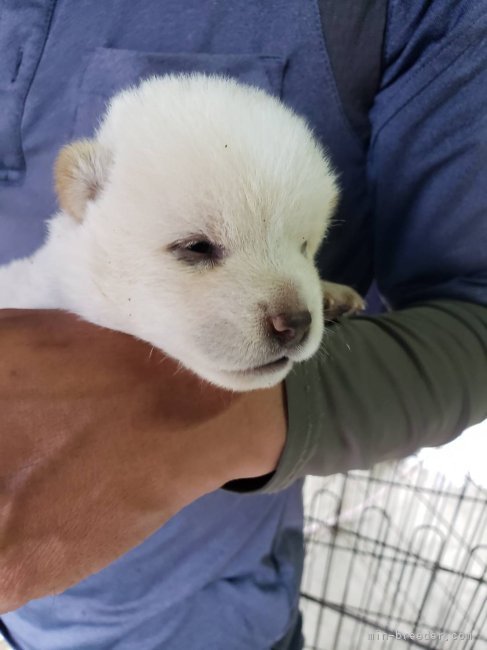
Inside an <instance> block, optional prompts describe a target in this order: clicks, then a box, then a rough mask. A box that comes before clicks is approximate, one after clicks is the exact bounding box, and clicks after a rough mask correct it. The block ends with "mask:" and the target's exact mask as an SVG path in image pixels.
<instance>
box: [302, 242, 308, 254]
mask: <svg viewBox="0 0 487 650" xmlns="http://www.w3.org/2000/svg"><path fill="white" fill-rule="evenodd" d="M307 254H308V242H307V241H304V242H303V243H302V244H301V255H307Z"/></svg>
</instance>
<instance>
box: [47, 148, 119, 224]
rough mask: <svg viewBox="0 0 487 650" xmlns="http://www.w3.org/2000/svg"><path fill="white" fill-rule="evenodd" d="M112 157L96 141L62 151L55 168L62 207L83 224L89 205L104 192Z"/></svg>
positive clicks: (57, 189)
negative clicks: (89, 202)
mask: <svg viewBox="0 0 487 650" xmlns="http://www.w3.org/2000/svg"><path fill="white" fill-rule="evenodd" d="M110 163H111V154H110V152H109V151H108V150H107V149H106V148H105V147H103V146H102V145H101V144H100V143H98V142H96V141H95V140H78V141H77V142H73V143H72V144H70V145H68V146H66V147H64V148H63V149H61V151H60V153H59V156H58V158H57V160H56V165H55V182H56V191H57V194H58V199H59V205H60V206H61V209H62V210H64V212H66V213H67V214H69V215H71V216H72V217H74V218H75V219H77V220H78V221H82V220H83V217H84V214H85V210H86V204H87V203H88V201H94V200H95V198H96V197H97V196H98V195H99V193H100V191H101V190H102V189H103V187H104V185H105V182H106V180H107V177H108V171H109V169H110Z"/></svg>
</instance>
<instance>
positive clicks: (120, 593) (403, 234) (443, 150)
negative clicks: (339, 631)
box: [0, 0, 487, 650]
mask: <svg viewBox="0 0 487 650" xmlns="http://www.w3.org/2000/svg"><path fill="white" fill-rule="evenodd" d="M134 7H137V8H136V9H134ZM486 15H487V12H485V2H484V1H482V2H478V3H472V2H467V1H459V0H455V1H453V0H439V1H438V2H436V3H429V2H426V0H424V1H417V2H410V1H409V0H407V1H406V0H403V1H400V0H395V1H393V2H391V3H390V7H389V15H388V21H387V31H386V41H385V49H384V72H383V77H382V82H381V87H380V89H379V92H378V94H377V97H376V101H375V104H374V107H373V109H372V112H371V122H372V135H371V140H370V143H368V146H366V144H365V143H364V142H363V141H362V140H361V139H360V138H359V137H358V136H357V134H356V133H355V132H354V129H353V128H352V126H351V125H350V124H349V123H348V121H347V119H346V117H345V114H344V111H343V107H342V106H341V104H340V98H339V96H338V94H337V91H336V85H335V81H334V77H333V71H332V67H331V64H330V59H329V56H328V52H327V49H326V43H325V42H324V40H323V36H322V32H321V29H320V17H319V13H318V6H317V3H316V2H314V1H313V0H309V1H307V2H303V1H302V0H300V1H298V0H279V2H277V0H276V1H272V2H267V3H262V2H258V0H248V1H247V2H246V3H240V2H236V1H234V0H227V1H226V2H221V1H218V0H216V1H214V2H211V3H201V2H200V1H199V0H187V1H186V2H185V3H181V2H180V1H178V0H164V2H160V1H158V0H147V1H146V2H145V3H143V5H142V4H134V3H133V2H130V1H129V0H116V1H115V0H105V1H104V2H103V3H102V2H99V1H97V0H84V2H83V3H80V2H75V0H57V1H56V0H29V1H28V2H27V1H26V2H25V3H23V5H22V8H21V9H19V3H18V0H3V2H1V3H0V56H1V58H2V66H1V67H0V107H1V112H0V183H1V186H0V215H1V216H0V263H6V262H7V261H9V260H11V259H14V258H16V257H20V256H23V255H28V254H30V253H31V252H33V251H34V250H35V249H36V248H37V247H38V246H40V245H41V243H42V241H43V238H44V235H45V230H44V223H45V220H46V219H47V218H48V217H49V215H50V214H51V213H52V212H53V211H54V210H55V207H56V200H55V196H54V193H53V189H52V164H53V161H54V158H55V156H56V152H57V151H58V149H59V148H60V146H61V145H62V144H64V143H65V142H67V141H69V140H70V139H73V138H78V137H82V136H86V135H90V134H91V133H92V132H93V129H94V128H95V126H96V123H97V120H98V119H99V116H100V113H101V111H102V110H103V106H104V105H105V103H106V100H107V99H108V98H109V97H110V96H111V95H112V94H113V93H115V92H116V91H117V90H119V89H120V88H122V87H124V86H127V85H129V84H132V83H135V82H137V81H138V80H140V79H141V78H144V77H146V76H149V75H151V74H164V73H166V72H178V71H204V72H217V73H218V72H221V73H226V74H230V75H233V76H236V77H237V78H239V79H241V80H243V81H245V82H248V83H252V84H255V85H258V86H260V87H263V88H265V89H266V90H268V91H269V92H272V93H274V94H276V95H278V96H280V97H281V98H282V99H283V101H285V102H286V103H288V104H289V105H291V106H292V107H293V108H294V109H295V110H296V111H298V112H299V113H301V114H303V115H304V116H305V117H306V118H307V119H308V120H309V122H310V123H311V124H312V126H313V128H314V130H315V132H316V134H317V136H318V137H319V138H320V139H321V140H322V141H323V142H324V143H325V144H326V146H327V148H328V150H329V153H330V155H331V157H332V160H333V162H334V165H335V167H336V168H337V169H338V170H339V172H340V178H341V186H342V190H343V200H342V203H341V206H340V210H339V214H338V215H337V219H336V226H335V227H334V228H333V229H332V232H331V237H330V239H329V241H328V243H327V245H325V246H324V248H323V250H322V252H321V255H320V266H321V270H322V272H323V275H324V276H325V277H327V278H328V279H331V280H336V281H343V282H347V283H350V284H354V285H355V286H357V287H358V288H359V289H360V290H361V291H362V292H364V293H365V291H366V290H367V287H368V286H369V284H370V282H371V280H372V279H373V278H375V279H376V280H377V282H378V285H379V287H380V289H381V292H382V294H383V295H384V297H385V298H386V299H387V300H388V301H389V302H390V303H391V304H392V305H393V306H399V307H400V306H403V305H406V304H409V303H412V302H417V301H420V300H422V299H426V298H431V297H439V296H445V297H457V298H463V299H466V300H469V299H470V300H474V301H484V302H487V296H486V292H485V286H486V280H487V271H486V261H485V255H486V254H485V251H486V250H487V223H486V218H485V214H486V208H487V205H486V204H487V198H486V197H487V193H486V192H485V190H484V186H485V160H487V92H486V89H487V65H486V54H485V46H484V47H482V43H483V42H485V38H486V37H487V17H486ZM459 98H460V99H459ZM482 175H483V176H482ZM127 470H128V471H129V468H127ZM301 523H302V512H301V499H300V485H296V486H293V487H291V488H289V489H288V490H286V491H284V492H282V493H280V494H276V495H248V496H241V495H236V494H231V493H228V492H224V491H219V492H217V493H215V494H212V495H208V496H206V497H204V498H203V499H200V500H199V501H197V502H196V503H194V504H192V505H191V506H189V507H188V508H186V509H185V510H184V511H183V512H181V513H180V514H179V515H177V516H176V517H175V518H173V519H172V520H171V521H170V522H169V523H168V524H167V525H166V526H164V527H163V528H162V529H161V530H159V531H158V532H157V533H155V534H154V535H153V536H152V537H151V538H149V539H148V540H147V541H146V542H144V543H143V544H142V545H140V546H139V547H138V548H136V549H134V550H133V551H131V552H130V553H128V554H127V555H125V556H124V557H122V558H120V559H119V560H118V561H117V562H115V563H113V564H112V565H111V566H109V567H107V568H106V569H104V570H103V571H101V572H99V573H98V574H96V575H94V576H92V577H90V578H88V579H87V580H84V581H83V582H82V583H80V584H79V585H77V586H76V587H74V588H72V589H69V590H68V591H67V592H65V593H64V594H62V595H59V596H56V597H50V598H43V599H40V600H38V601H35V602H32V603H30V604H28V605H26V606H25V607H23V608H21V609H20V610H18V611H17V612H13V613H10V614H8V615H5V616H4V617H3V620H4V622H5V624H6V625H7V627H8V629H9V631H10V633H11V634H12V637H13V638H14V639H15V640H16V642H17V643H18V646H19V647H20V648H23V649H25V650H68V649H69V650H71V649H76V650H84V649H86V650H88V649H90V650H102V649H105V648H117V650H122V649H125V648H126V649H129V648H130V649H133V648H137V650H156V649H162V648H164V650H189V649H190V650H207V649H208V648H211V649H212V650H249V649H250V648H251V649H252V650H269V649H270V648H271V647H272V646H273V645H274V644H275V643H276V642H277V641H278V640H279V639H280V638H281V637H282V636H283V635H284V634H285V633H286V630H287V628H288V627H289V624H290V620H291V617H292V614H293V611H294V609H295V607H296V602H297V593H298V584H299V576H300V562H301V556H302V542H301V536H300V528H301ZM87 535H89V531H87Z"/></svg>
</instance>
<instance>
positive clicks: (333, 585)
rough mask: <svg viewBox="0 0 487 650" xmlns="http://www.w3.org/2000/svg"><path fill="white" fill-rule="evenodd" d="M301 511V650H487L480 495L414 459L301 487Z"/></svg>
mask: <svg viewBox="0 0 487 650" xmlns="http://www.w3.org/2000/svg"><path fill="white" fill-rule="evenodd" d="M484 462H485V458H484ZM485 475H486V476H487V468H485ZM305 505H306V529H305V537H306V545H307V556H306V563H305V571H304V576H303V582H302V611H303V617H304V631H305V638H306V646H305V647H306V650H367V649H374V650H380V649H381V648H391V647H393V648H398V649H401V648H427V649H431V650H433V649H435V650H436V649H438V648H448V649H453V650H460V649H462V650H470V649H472V648H475V649H476V650H487V490H486V489H485V488H484V487H482V486H480V485H478V484H476V483H475V482H474V481H473V480H472V479H471V478H470V477H469V476H466V477H463V480H462V481H461V483H458V482H457V483H455V482H454V483H452V482H451V481H450V480H449V479H448V478H447V477H446V476H445V475H444V474H442V473H439V472H437V471H434V470H433V471H432V470H431V468H430V467H429V466H428V465H427V464H425V462H424V460H423V459H422V458H421V457H418V456H416V457H412V458H409V459H407V460H405V461H401V462H397V463H384V464H381V465H378V466H376V467H375V468H374V469H373V470H372V471H370V472H364V471H354V472H350V473H349V474H347V475H337V476H333V477H330V478H328V479H315V478H311V479H308V480H307V483H306V486H305Z"/></svg>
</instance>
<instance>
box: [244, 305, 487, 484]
mask: <svg viewBox="0 0 487 650" xmlns="http://www.w3.org/2000/svg"><path fill="white" fill-rule="evenodd" d="M286 393H287V407H288V432H287V443H286V446H285V449H284V452H283V454H282V457H281V459H280V463H279V466H278V468H277V470H276V472H275V473H274V475H273V476H272V478H271V479H270V480H269V481H267V483H266V484H265V485H264V487H263V488H261V491H264V492H271V491H276V490H280V489H283V488H285V487H286V486H288V485H289V484H291V483H292V482H293V481H294V480H295V479H297V478H298V477H302V476H305V475H307V474H315V475H319V476H324V475H327V474H333V473H337V472H344V471H346V470H349V469H357V468H366V467H369V466H371V465H372V464H373V463H375V462H377V461H380V460H383V459H386V458H397V457H402V456H405V455H407V454H409V453H411V452H413V451H415V450H417V449H418V448H419V447H423V446H434V445H440V444H442V443H445V442H447V441H449V440H451V439H452V438H454V437H455V436H456V435H458V434H459V433H461V432H462V431H463V430H464V429H465V428H466V427H468V426H470V425H472V424H474V423H477V422H480V421H481V420H483V419H484V418H487V307H484V306H481V305H475V304H471V303H467V302H460V301H453V300H438V301H431V302H428V303H423V304H421V305H417V306H414V307H410V308H407V309H403V310H400V311H397V312H392V313H389V314H384V315H381V316H375V317H358V318H352V319H349V320H343V321H341V322H339V323H337V324H335V325H333V326H331V327H330V328H329V329H328V334H327V335H325V339H324V341H323V344H322V347H321V349H320V351H319V353H318V354H317V355H316V356H315V357H314V358H313V359H311V360H310V361H308V362H306V363H303V364H299V365H298V366H296V368H295V369H294V370H293V371H292V373H291V374H290V375H289V377H288V379H287V380H286ZM240 487H241V488H243V486H240Z"/></svg>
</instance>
